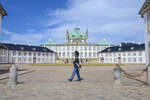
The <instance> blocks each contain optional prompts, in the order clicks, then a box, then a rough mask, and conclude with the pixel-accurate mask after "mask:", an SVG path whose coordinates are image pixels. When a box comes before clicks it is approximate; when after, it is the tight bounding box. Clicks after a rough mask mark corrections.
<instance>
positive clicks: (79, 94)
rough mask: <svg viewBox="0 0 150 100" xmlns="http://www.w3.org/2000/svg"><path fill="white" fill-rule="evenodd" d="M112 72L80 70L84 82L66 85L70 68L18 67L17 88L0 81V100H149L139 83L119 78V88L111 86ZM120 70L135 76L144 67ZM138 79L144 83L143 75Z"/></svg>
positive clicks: (90, 68) (148, 89) (110, 69)
mask: <svg viewBox="0 0 150 100" xmlns="http://www.w3.org/2000/svg"><path fill="white" fill-rule="evenodd" d="M113 68H114V67H112V66H100V67H98V66H85V67H84V66H83V67H82V69H81V77H82V78H84V80H83V81H80V82H79V81H76V80H77V77H75V80H74V81H72V82H69V81H68V78H69V77H70V76H71V74H72V70H73V67H72V66H19V69H22V71H21V73H22V74H21V73H20V74H19V77H18V81H19V84H18V85H17V86H15V87H9V86H7V85H6V84H7V82H8V79H4V80H0V100H150V95H149V93H150V87H148V86H146V85H144V84H143V83H142V82H138V81H136V80H133V79H128V78H125V77H122V85H119V86H116V85H114V84H113ZM25 69H26V70H25ZM123 69H125V70H126V71H127V72H129V73H135V74H137V73H138V72H140V71H141V70H142V69H144V66H135V65H134V66H128V67H127V66H123ZM5 75H6V74H5ZM6 76H7V75H6ZM1 77H2V75H0V78H1ZM3 77H4V76H3ZM138 79H139V80H142V81H143V82H146V74H144V75H143V76H140V77H138Z"/></svg>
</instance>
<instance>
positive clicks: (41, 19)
mask: <svg viewBox="0 0 150 100" xmlns="http://www.w3.org/2000/svg"><path fill="white" fill-rule="evenodd" d="M0 3H1V4H2V5H3V7H4V8H5V10H6V11H7V13H8V16H6V17H4V18H3V20H2V34H1V37H0V39H1V41H3V42H9V43H18V44H32V45H40V44H42V43H44V42H46V41H48V39H49V38H51V39H52V40H53V41H54V42H55V43H63V42H65V40H66V39H65V36H66V29H68V30H69V32H73V31H74V28H75V27H76V26H77V25H79V27H80V28H81V31H83V32H85V31H86V29H87V28H88V30H89V42H95V43H98V42H100V41H101V40H102V39H104V38H105V39H107V40H108V41H110V42H112V43H113V44H119V43H120V42H144V20H143V19H142V18H141V17H140V15H138V11H139V9H140V8H141V6H142V4H143V3H144V0H0Z"/></svg>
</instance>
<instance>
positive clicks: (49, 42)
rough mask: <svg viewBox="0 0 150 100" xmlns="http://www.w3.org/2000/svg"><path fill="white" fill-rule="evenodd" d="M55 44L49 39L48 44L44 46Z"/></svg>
mask: <svg viewBox="0 0 150 100" xmlns="http://www.w3.org/2000/svg"><path fill="white" fill-rule="evenodd" d="M53 44H54V42H53V41H52V40H51V39H49V40H48V41H47V42H45V43H44V45H53Z"/></svg>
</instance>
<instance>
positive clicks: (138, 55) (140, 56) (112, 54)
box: [99, 44, 146, 64]
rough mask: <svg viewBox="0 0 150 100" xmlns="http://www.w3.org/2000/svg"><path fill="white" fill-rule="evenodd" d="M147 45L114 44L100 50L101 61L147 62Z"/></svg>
mask: <svg viewBox="0 0 150 100" xmlns="http://www.w3.org/2000/svg"><path fill="white" fill-rule="evenodd" d="M144 46H145V45H144V44H134V45H130V46H114V47H110V48H107V49H105V50H103V51H101V52H99V63H123V64H145V63H146V57H145V47H144Z"/></svg>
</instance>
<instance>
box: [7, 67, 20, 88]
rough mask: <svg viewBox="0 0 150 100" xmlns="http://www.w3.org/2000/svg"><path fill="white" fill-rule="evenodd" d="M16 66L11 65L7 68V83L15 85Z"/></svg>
mask: <svg viewBox="0 0 150 100" xmlns="http://www.w3.org/2000/svg"><path fill="white" fill-rule="evenodd" d="M17 70H18V68H17V66H15V65H12V67H11V68H10V69H9V82H8V85H16V84H17Z"/></svg>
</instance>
